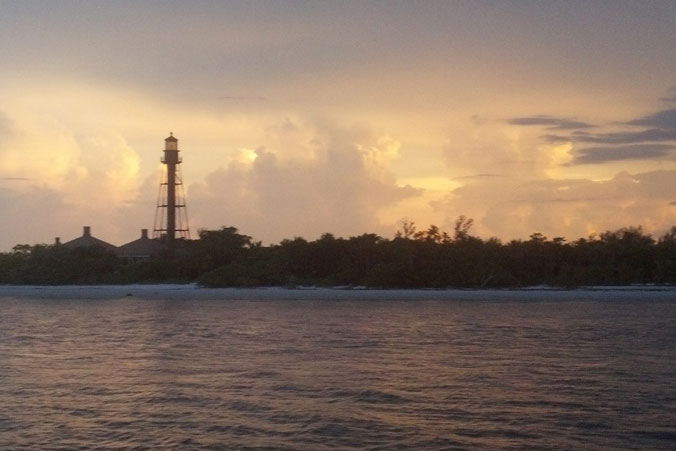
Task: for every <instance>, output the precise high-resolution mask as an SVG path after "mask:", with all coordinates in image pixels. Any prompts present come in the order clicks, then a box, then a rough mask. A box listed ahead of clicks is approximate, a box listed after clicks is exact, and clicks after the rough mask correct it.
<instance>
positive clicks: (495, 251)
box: [0, 216, 676, 288]
mask: <svg viewBox="0 0 676 451" xmlns="http://www.w3.org/2000/svg"><path fill="white" fill-rule="evenodd" d="M471 227H472V220H471V219H467V218H465V217H463V216H461V217H460V218H458V220H457V221H456V223H455V227H454V229H453V231H451V232H450V233H448V232H445V231H442V230H440V229H439V228H438V227H436V226H434V225H432V226H430V227H428V228H427V229H423V230H418V229H417V228H416V226H415V224H414V223H411V222H408V223H404V224H403V226H402V229H401V230H399V231H398V232H397V233H396V235H395V237H394V238H392V239H387V238H383V237H381V236H379V235H376V234H372V233H365V234H363V235H359V236H353V237H350V238H339V237H335V236H334V235H332V234H330V233H325V234H323V235H322V236H321V237H320V238H319V239H316V240H314V241H308V240H306V239H303V238H300V237H296V238H293V239H285V240H282V241H281V242H280V243H278V244H273V245H268V246H263V245H262V244H261V243H260V242H257V241H254V240H253V239H252V238H251V237H250V236H247V235H244V234H241V233H240V232H239V231H238V229H236V228H235V227H223V228H221V229H218V230H201V231H200V232H199V239H197V240H179V241H178V247H177V249H176V252H175V253H174V255H173V256H172V257H171V258H168V257H165V258H154V259H146V260H128V259H122V258H118V257H116V256H115V255H114V254H113V253H111V252H109V251H106V250H104V249H102V248H96V247H91V248H67V247H64V246H63V245H59V244H54V245H44V244H38V245H25V244H23V245H17V246H15V247H14V248H13V249H12V251H11V252H6V253H0V283H3V284H43V285H60V284H104V283H105V284H123V283H159V282H163V283H167V282H172V283H173V282H176V283H185V282H198V283H199V284H201V285H203V286H208V287H230V286H233V287H234V286H237V287H254V286H289V287H295V286H305V285H308V286H345V287H355V286H364V287H378V288H447V287H456V288H507V287H523V286H534V285H549V286H554V287H577V286H590V285H601V286H602V285H628V284H674V283H676V227H672V228H671V230H670V231H669V232H668V233H666V234H665V235H664V236H661V237H659V238H657V239H655V238H653V237H652V236H651V235H649V234H647V233H645V232H644V231H643V229H642V228H641V227H640V226H639V227H623V228H621V229H618V230H615V231H607V232H603V233H601V234H599V235H593V236H590V237H588V238H580V239H578V240H576V241H572V242H568V241H567V240H566V239H564V238H562V237H555V238H551V239H550V238H548V237H546V236H544V235H543V234H541V233H533V234H532V235H530V237H529V239H527V240H511V241H509V242H505V243H503V242H502V241H500V240H499V239H497V238H490V239H481V238H478V237H476V236H472V235H471V234H470V230H471Z"/></svg>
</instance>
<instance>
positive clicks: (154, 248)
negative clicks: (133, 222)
mask: <svg viewBox="0 0 676 451" xmlns="http://www.w3.org/2000/svg"><path fill="white" fill-rule="evenodd" d="M163 249H164V246H163V245H162V243H160V242H159V241H157V240H152V239H150V238H148V237H147V236H145V235H144V236H141V238H139V239H137V240H134V241H131V242H129V243H127V244H123V245H122V246H120V247H118V248H117V251H116V253H117V256H118V257H126V258H150V257H157V256H158V255H160V254H161V253H162V250H163Z"/></svg>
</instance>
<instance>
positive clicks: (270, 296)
mask: <svg viewBox="0 0 676 451" xmlns="http://www.w3.org/2000/svg"><path fill="white" fill-rule="evenodd" d="M637 297H640V298H641V299H646V300H676V287H672V286H669V287H664V286H630V287H588V288H579V289H574V290H563V289H553V288H548V287H532V288H522V289H510V290H506V289H504V290H459V289H445V290H436V289H429V290H378V289H345V288H315V287H305V288H283V287H270V288H201V287H199V286H197V285H195V284H186V285H172V284H157V285H64V286H34V285H21V286H19V285H0V299H3V298H22V299H120V298H134V299H166V300H198V299H199V300H252V301H255V300H381V301H387V300H392V301H403V300H417V301H425V300H552V301H554V300H579V299H591V300H622V299H636V298H637Z"/></svg>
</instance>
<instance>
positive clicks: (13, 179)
mask: <svg viewBox="0 0 676 451" xmlns="http://www.w3.org/2000/svg"><path fill="white" fill-rule="evenodd" d="M0 180H4V181H7V182H30V181H31V180H33V179H30V178H28V177H0Z"/></svg>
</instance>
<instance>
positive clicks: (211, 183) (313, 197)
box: [188, 121, 421, 242]
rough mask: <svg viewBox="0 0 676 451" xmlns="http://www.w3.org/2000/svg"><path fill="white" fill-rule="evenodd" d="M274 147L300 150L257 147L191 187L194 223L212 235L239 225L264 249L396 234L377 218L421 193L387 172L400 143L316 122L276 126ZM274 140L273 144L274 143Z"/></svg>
mask: <svg viewBox="0 0 676 451" xmlns="http://www.w3.org/2000/svg"><path fill="white" fill-rule="evenodd" d="M275 131H276V133H278V134H281V135H287V134H291V135H292V136H279V135H278V136H276V137H275V138H276V141H277V142H278V143H280V142H296V143H298V141H299V136H298V135H303V136H307V137H308V140H307V141H305V145H304V146H303V145H301V146H300V147H301V150H303V149H304V152H300V151H299V149H298V148H296V149H286V148H283V147H282V148H277V147H275V148H268V147H259V148H258V149H256V150H255V151H254V155H255V158H253V161H251V160H250V161H248V162H247V161H246V159H238V160H237V159H235V160H233V161H231V162H230V163H229V164H228V165H227V166H226V167H221V168H218V169H216V170H214V171H213V172H211V173H210V174H208V175H207V177H206V178H205V180H204V182H199V183H194V184H192V185H190V186H189V187H188V205H189V208H190V212H191V216H192V218H193V219H194V222H195V223H198V224H200V225H201V226H202V227H207V228H213V227H220V226H221V225H235V226H237V227H238V228H240V229H241V230H242V231H244V232H245V233H247V234H250V235H253V236H254V238H256V239H261V240H263V241H265V242H277V241H279V240H281V239H283V238H291V237H293V236H295V235H298V236H303V237H306V238H313V237H316V236H319V235H320V234H321V233H324V232H332V233H335V234H337V235H341V236H348V235H354V234H361V233H364V232H365V231H370V232H376V233H383V234H385V233H387V234H389V233H391V230H392V229H393V227H394V225H393V224H383V223H382V222H381V221H380V219H379V216H378V212H379V211H380V210H382V209H383V208H386V207H389V206H391V205H393V204H396V203H397V202H400V201H402V200H404V199H407V198H410V197H414V196H418V195H419V194H420V193H421V192H420V190H417V189H415V188H412V187H410V186H404V187H401V186H399V185H398V184H397V181H396V179H395V177H394V175H393V174H392V173H390V172H389V170H388V169H387V161H388V160H390V159H392V158H396V154H397V152H398V147H399V144H398V143H397V142H396V141H395V140H393V139H391V138H389V137H387V136H378V135H376V134H374V133H372V132H371V131H369V130H366V129H359V128H353V129H349V128H342V127H339V126H335V125H333V124H328V123H321V122H318V121H315V122H314V123H312V124H308V123H306V124H296V126H295V127H292V128H289V127H279V128H277V129H276V130H275ZM274 141H275V139H271V142H274Z"/></svg>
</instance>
